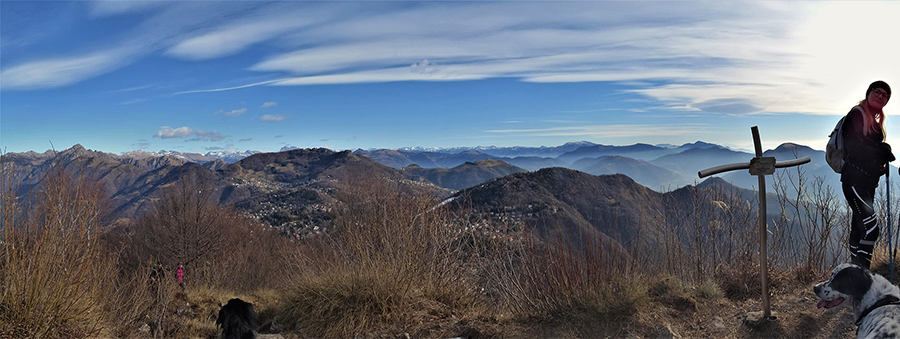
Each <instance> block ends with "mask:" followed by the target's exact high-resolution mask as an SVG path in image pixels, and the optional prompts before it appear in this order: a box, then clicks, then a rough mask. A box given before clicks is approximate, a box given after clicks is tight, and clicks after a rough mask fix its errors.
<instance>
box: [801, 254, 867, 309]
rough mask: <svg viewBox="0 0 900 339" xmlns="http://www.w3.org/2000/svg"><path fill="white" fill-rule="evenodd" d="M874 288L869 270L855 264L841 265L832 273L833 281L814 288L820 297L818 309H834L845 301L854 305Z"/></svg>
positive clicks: (829, 280)
mask: <svg viewBox="0 0 900 339" xmlns="http://www.w3.org/2000/svg"><path fill="white" fill-rule="evenodd" d="M871 286H872V274H871V273H869V270H867V269H865V268H862V267H860V266H857V265H853V264H841V265H838V267H835V268H834V270H833V271H832V272H831V279H828V281H825V282H821V283H819V284H818V285H816V286H815V287H813V292H815V293H816V295H817V296H818V297H819V299H821V300H819V302H818V303H817V304H816V307H818V308H822V307H825V308H832V307H835V306H837V305H840V304H841V303H843V302H844V300H848V299H849V300H850V301H851V302H853V303H854V304H856V303H859V302H860V300H862V298H863V296H864V295H865V294H866V292H868V291H869V288H870V287H871Z"/></svg>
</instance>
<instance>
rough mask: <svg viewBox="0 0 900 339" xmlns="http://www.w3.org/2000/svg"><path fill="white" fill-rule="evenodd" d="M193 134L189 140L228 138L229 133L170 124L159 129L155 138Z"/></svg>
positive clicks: (183, 136) (185, 136)
mask: <svg viewBox="0 0 900 339" xmlns="http://www.w3.org/2000/svg"><path fill="white" fill-rule="evenodd" d="M191 136H193V138H191V139H188V140H187V141H220V140H222V139H225V138H227V137H228V136H227V135H224V134H221V133H219V132H218V131H211V132H210V131H204V130H200V129H194V128H190V127H187V126H184V127H179V128H172V127H169V126H163V127H161V128H160V129H159V131H158V132H156V134H155V135H154V136H153V137H154V138H161V139H172V138H182V139H183V138H189V137H191Z"/></svg>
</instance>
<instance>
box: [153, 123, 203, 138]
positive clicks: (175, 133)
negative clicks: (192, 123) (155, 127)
mask: <svg viewBox="0 0 900 339" xmlns="http://www.w3.org/2000/svg"><path fill="white" fill-rule="evenodd" d="M192 134H194V129H192V128H190V127H187V126H185V127H178V128H172V127H169V126H163V127H161V128H160V129H159V131H158V132H156V135H154V137H156V138H162V139H170V138H187V137H189V136H191V135H192Z"/></svg>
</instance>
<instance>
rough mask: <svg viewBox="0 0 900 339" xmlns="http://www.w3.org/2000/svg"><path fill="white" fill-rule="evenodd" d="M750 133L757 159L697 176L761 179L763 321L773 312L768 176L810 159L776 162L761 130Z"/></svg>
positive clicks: (754, 127) (752, 130)
mask: <svg viewBox="0 0 900 339" xmlns="http://www.w3.org/2000/svg"><path fill="white" fill-rule="evenodd" d="M750 131H751V132H752V133H753V148H755V149H756V157H755V158H753V159H750V162H739V163H734V164H727V165H721V166H716V167H711V168H707V169H705V170H702V171H700V172H698V173H697V174H698V175H699V176H700V178H701V179H702V178H704V177H707V176H710V175H713V174H718V173H722V172H728V171H733V170H739V169H749V170H750V175H755V176H757V177H758V178H759V270H760V276H761V277H762V300H763V318H762V320H769V319H770V318H771V317H772V310H771V308H770V307H769V277H768V262H767V258H768V255H767V254H766V238H767V233H766V224H767V222H766V175H769V174H773V173H775V169H776V168H782V167H791V166H798V165H802V164H805V163H808V162H809V157H803V158H800V159H794V160H787V161H778V162H776V161H775V158H774V157H763V156H762V144H761V143H760V141H759V129H757V128H756V126H753V127H750Z"/></svg>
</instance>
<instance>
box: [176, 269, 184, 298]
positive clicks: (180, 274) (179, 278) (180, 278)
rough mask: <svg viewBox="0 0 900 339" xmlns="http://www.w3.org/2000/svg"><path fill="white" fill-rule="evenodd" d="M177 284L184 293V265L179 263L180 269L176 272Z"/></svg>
mask: <svg viewBox="0 0 900 339" xmlns="http://www.w3.org/2000/svg"><path fill="white" fill-rule="evenodd" d="M175 282H177V283H178V286H179V287H181V290H182V291H184V265H182V264H181V262H179V263H178V269H176V270H175Z"/></svg>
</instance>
